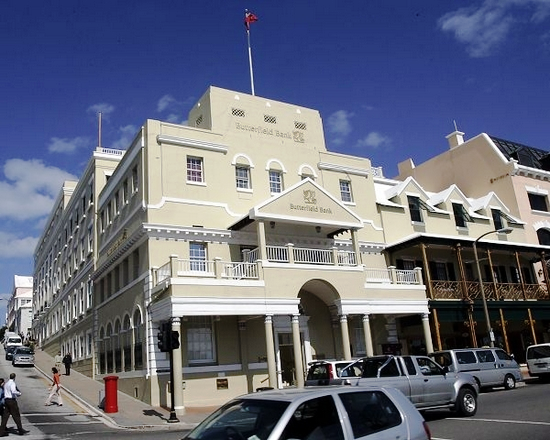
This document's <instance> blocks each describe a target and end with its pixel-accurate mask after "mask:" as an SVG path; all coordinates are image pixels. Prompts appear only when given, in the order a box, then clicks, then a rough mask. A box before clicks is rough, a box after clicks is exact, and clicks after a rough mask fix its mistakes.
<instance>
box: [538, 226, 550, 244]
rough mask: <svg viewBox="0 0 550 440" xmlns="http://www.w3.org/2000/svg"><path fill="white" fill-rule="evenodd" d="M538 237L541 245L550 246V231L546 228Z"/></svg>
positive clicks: (539, 231)
mask: <svg viewBox="0 0 550 440" xmlns="http://www.w3.org/2000/svg"><path fill="white" fill-rule="evenodd" d="M537 237H538V239H539V244H543V245H546V246H547V245H550V231H549V230H548V229H545V228H541V229H539V230H538V231H537Z"/></svg>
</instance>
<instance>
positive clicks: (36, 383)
mask: <svg viewBox="0 0 550 440" xmlns="http://www.w3.org/2000/svg"><path fill="white" fill-rule="evenodd" d="M0 356H1V357H0V377H3V378H4V379H5V380H7V379H8V378H9V375H10V373H11V372H14V373H15V374H16V375H17V377H16V379H15V380H16V383H17V386H18V388H19V390H20V391H21V397H19V398H18V399H17V400H18V403H19V409H20V411H21V420H22V423H23V427H24V428H25V429H27V430H28V431H30V432H29V434H27V435H25V436H24V438H26V439H29V440H34V439H37V440H38V439H40V440H43V439H51V440H56V439H60V440H61V439H69V438H70V439H74V438H78V439H82V440H88V439H98V438H101V437H107V438H112V437H113V436H115V435H116V436H117V438H122V439H140V438H147V439H159V440H160V439H166V440H175V439H181V438H182V437H183V436H184V434H185V432H186V430H183V429H182V430H178V429H177V427H174V426H172V427H170V428H171V429H170V430H168V429H162V430H157V431H152V430H150V429H145V430H128V429H120V428H117V427H115V426H112V425H109V424H108V423H106V420H105V419H103V418H102V417H99V416H97V415H94V414H90V413H89V412H88V411H87V410H86V409H83V408H82V407H81V406H80V405H79V404H78V403H77V402H75V401H74V400H72V399H71V398H70V396H69V395H68V394H67V393H64V394H63V395H62V397H63V406H57V405H56V404H53V405H51V406H45V405H44V402H45V400H46V398H47V397H48V388H49V385H50V384H51V380H50V379H47V378H45V377H44V376H43V375H42V374H41V373H40V372H39V371H38V370H36V369H35V368H33V367H12V365H11V361H7V360H5V352H4V350H3V349H1V350H0ZM61 384H63V376H61ZM7 426H8V428H9V433H10V437H13V438H15V437H16V436H17V434H16V433H17V429H16V426H15V423H14V422H13V419H11V417H10V419H9V421H8V425H7ZM174 428H175V429H174ZM17 437H18V436H17Z"/></svg>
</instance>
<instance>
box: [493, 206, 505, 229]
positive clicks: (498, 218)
mask: <svg viewBox="0 0 550 440" xmlns="http://www.w3.org/2000/svg"><path fill="white" fill-rule="evenodd" d="M491 215H492V216H493V223H494V225H495V229H502V228H504V223H503V222H502V215H500V210H499V209H491Z"/></svg>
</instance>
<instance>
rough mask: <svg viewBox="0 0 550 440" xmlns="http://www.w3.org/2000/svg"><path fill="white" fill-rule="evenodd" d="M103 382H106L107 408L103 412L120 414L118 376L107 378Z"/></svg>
mask: <svg viewBox="0 0 550 440" xmlns="http://www.w3.org/2000/svg"><path fill="white" fill-rule="evenodd" d="M103 380H104V381H105V407H104V408H103V411H105V412H106V413H116V412H118V396H117V391H118V390H117V381H118V376H105V377H104V378H103Z"/></svg>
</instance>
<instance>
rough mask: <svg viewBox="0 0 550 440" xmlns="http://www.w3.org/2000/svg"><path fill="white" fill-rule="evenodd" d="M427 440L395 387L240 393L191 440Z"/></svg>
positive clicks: (195, 431)
mask: <svg viewBox="0 0 550 440" xmlns="http://www.w3.org/2000/svg"><path fill="white" fill-rule="evenodd" d="M371 434H372V438H393V439H397V438H399V439H411V440H413V439H414V440H421V439H422V440H426V439H431V434H430V430H429V428H428V425H427V424H426V422H425V421H424V419H423V417H422V415H421V414H420V413H419V412H418V410H416V409H415V408H414V406H413V405H412V404H411V403H410V402H409V401H408V399H407V398H406V397H405V396H404V395H403V394H402V393H401V392H400V391H398V390H396V389H394V388H383V387H368V388H366V387H365V388H352V387H347V386H334V387H312V388H287V389H283V390H272V391H263V392H261V393H252V394H247V395H245V396H241V397H237V398H235V399H233V400H231V401H230V402H228V403H227V404H225V405H224V406H222V407H221V408H219V409H218V410H216V411H215V412H214V413H212V414H211V415H210V416H208V417H207V418H206V419H205V420H204V421H203V422H201V423H200V424H199V425H198V426H197V427H196V428H195V429H193V430H192V431H191V432H190V433H189V434H188V435H187V436H186V437H184V438H185V439H187V440H215V439H223V440H242V439H254V440H268V439H269V440H275V439H280V440H287V439H334V440H348V439H349V440H352V439H356V438H359V437H365V436H369V438H370V435H371Z"/></svg>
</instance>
